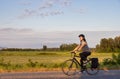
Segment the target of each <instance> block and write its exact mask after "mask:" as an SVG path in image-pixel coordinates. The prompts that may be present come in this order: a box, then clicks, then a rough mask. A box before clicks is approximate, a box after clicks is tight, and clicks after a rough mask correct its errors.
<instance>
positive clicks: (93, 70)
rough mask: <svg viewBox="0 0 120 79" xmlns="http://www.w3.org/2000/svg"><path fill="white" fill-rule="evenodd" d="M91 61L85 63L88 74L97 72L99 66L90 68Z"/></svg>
mask: <svg viewBox="0 0 120 79" xmlns="http://www.w3.org/2000/svg"><path fill="white" fill-rule="evenodd" d="M91 65H92V63H91V61H89V62H88V63H86V72H87V73H88V74H89V75H96V74H97V73H98V72H99V66H98V67H97V68H91Z"/></svg>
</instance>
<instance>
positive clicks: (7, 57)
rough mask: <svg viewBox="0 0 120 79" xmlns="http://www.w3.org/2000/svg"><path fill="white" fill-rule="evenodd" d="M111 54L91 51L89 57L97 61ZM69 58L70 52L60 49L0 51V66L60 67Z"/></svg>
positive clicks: (26, 67) (11, 68) (16, 67)
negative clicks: (0, 63) (95, 58)
mask: <svg viewBox="0 0 120 79" xmlns="http://www.w3.org/2000/svg"><path fill="white" fill-rule="evenodd" d="M116 54H117V53H116ZM111 56H112V53H92V54H91V56H89V57H90V58H92V57H98V58H99V61H100V62H102V61H103V59H104V58H111ZM70 58H71V54H70V53H69V52H61V51H57V52H56V51H53V52H52V51H0V61H1V62H2V63H3V66H4V63H5V66H6V67H2V66H0V68H1V69H3V70H19V69H31V68H37V69H42V68H47V69H49V68H60V67H61V63H62V62H64V61H65V60H67V59H70ZM29 60H31V62H30V61H29ZM6 64H7V65H6ZM28 64H30V65H32V66H29V65H28ZM34 64H35V66H34ZM27 65H28V66H27ZM8 66H10V67H8ZM12 66H14V67H12Z"/></svg>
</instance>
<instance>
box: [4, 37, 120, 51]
mask: <svg viewBox="0 0 120 79" xmlns="http://www.w3.org/2000/svg"><path fill="white" fill-rule="evenodd" d="M77 45H78V44H76V43H72V44H61V45H60V46H59V47H58V48H48V47H47V45H43V48H40V49H31V48H27V49H22V48H5V49H2V51H71V50H73V49H74V48H75V47H76V46H77ZM91 49H92V51H96V52H120V36H117V37H115V38H103V39H101V41H100V44H97V45H96V48H91Z"/></svg>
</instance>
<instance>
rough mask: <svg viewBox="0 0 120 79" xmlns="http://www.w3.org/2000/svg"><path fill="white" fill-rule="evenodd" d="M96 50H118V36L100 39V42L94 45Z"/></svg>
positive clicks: (119, 45) (119, 46)
mask: <svg viewBox="0 0 120 79" xmlns="http://www.w3.org/2000/svg"><path fill="white" fill-rule="evenodd" d="M96 50H97V51H100V52H120V36H118V37H115V38H114V39H113V38H108V39H106V38H103V39H101V41H100V44H97V45H96Z"/></svg>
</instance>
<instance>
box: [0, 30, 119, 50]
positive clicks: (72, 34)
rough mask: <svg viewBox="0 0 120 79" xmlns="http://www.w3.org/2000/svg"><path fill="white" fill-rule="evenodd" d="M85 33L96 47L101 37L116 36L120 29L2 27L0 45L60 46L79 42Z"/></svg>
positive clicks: (89, 42)
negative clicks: (82, 29) (85, 29)
mask: <svg viewBox="0 0 120 79" xmlns="http://www.w3.org/2000/svg"><path fill="white" fill-rule="evenodd" d="M81 33H82V34H85V36H86V39H87V42H88V44H89V46H90V47H95V45H96V44H98V43H99V42H100V39H101V38H111V37H112V38H114V37H116V36H119V35H120V31H98V32H97V31H68V32H66V31H59V32H37V31H34V30H32V29H29V28H23V29H18V28H2V29H0V47H12V48H16V47H17V48H42V46H43V45H47V46H48V47H59V45H61V44H63V43H68V44H69V43H78V44H79V38H78V35H79V34H81Z"/></svg>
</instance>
